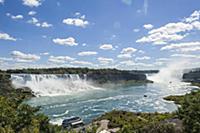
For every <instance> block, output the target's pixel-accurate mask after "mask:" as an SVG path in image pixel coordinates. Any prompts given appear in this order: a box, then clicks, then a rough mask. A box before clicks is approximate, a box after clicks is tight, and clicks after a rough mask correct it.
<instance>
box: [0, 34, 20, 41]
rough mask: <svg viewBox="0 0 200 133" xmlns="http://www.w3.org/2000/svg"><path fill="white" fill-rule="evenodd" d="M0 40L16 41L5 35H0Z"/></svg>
mask: <svg viewBox="0 0 200 133" xmlns="http://www.w3.org/2000/svg"><path fill="white" fill-rule="evenodd" d="M0 40H9V41H16V40H17V39H16V38H14V37H12V36H10V35H9V34H7V33H0Z"/></svg>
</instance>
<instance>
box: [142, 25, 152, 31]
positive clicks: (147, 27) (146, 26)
mask: <svg viewBox="0 0 200 133" xmlns="http://www.w3.org/2000/svg"><path fill="white" fill-rule="evenodd" d="M143 27H144V28H145V29H147V30H150V29H152V28H153V27H154V26H153V25H152V24H145V25H143Z"/></svg>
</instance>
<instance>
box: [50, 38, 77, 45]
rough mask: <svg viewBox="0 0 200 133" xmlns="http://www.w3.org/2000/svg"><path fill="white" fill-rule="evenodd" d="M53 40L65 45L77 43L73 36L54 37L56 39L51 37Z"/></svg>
mask: <svg viewBox="0 0 200 133" xmlns="http://www.w3.org/2000/svg"><path fill="white" fill-rule="evenodd" d="M53 42H54V43H55V44H59V45H65V46H76V45H78V43H76V40H75V39H74V38H73V37H68V38H56V39H53Z"/></svg>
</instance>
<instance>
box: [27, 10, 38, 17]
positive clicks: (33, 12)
mask: <svg viewBox="0 0 200 133" xmlns="http://www.w3.org/2000/svg"><path fill="white" fill-rule="evenodd" d="M35 14H37V12H36V11H29V12H28V15H30V16H33V15H35Z"/></svg>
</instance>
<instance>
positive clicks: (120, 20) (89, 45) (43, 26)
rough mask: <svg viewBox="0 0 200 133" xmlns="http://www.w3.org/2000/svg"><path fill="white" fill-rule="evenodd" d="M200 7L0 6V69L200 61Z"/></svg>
mask: <svg viewBox="0 0 200 133" xmlns="http://www.w3.org/2000/svg"><path fill="white" fill-rule="evenodd" d="M199 35H200V1H199V2H198V1H196V0H173V1H172V0H167V1H164V0H84V1H83V0H15V1H13V0H0V69H10V68H23V67H91V68H107V67H111V68H118V69H157V68H162V67H165V66H166V65H167V64H169V63H170V62H176V61H183V60H184V61H185V60H187V62H188V63H189V64H190V66H191V67H196V66H198V65H199V61H200V39H199Z"/></svg>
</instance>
